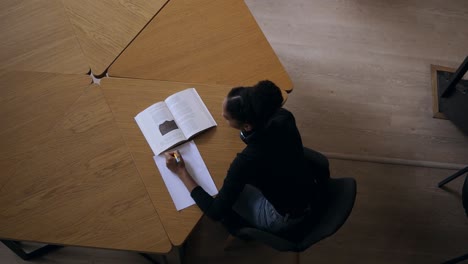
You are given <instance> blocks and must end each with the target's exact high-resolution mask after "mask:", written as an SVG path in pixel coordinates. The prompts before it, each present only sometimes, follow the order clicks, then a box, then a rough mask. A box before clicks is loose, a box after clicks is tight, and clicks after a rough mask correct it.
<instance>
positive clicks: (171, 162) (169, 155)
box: [164, 151, 186, 177]
mask: <svg viewBox="0 0 468 264" xmlns="http://www.w3.org/2000/svg"><path fill="white" fill-rule="evenodd" d="M164 156H165V157H166V166H167V168H168V169H169V170H170V171H172V172H173V173H175V174H177V175H178V176H179V177H180V176H181V175H182V174H183V173H184V172H185V171H186V169H185V162H184V159H183V158H182V155H180V153H179V151H171V152H165V153H164ZM176 156H177V158H178V159H179V161H177V159H176Z"/></svg>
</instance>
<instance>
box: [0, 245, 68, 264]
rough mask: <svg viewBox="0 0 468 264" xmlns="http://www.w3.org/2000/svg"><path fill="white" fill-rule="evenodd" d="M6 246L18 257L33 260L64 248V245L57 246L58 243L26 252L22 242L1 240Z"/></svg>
mask: <svg viewBox="0 0 468 264" xmlns="http://www.w3.org/2000/svg"><path fill="white" fill-rule="evenodd" d="M1 241H2V243H3V244H5V246H7V247H8V248H9V249H10V250H11V251H13V252H14V253H15V254H16V255H17V256H18V257H20V258H21V259H23V260H31V259H34V258H38V257H41V256H44V255H46V254H47V253H49V252H52V251H55V250H57V249H60V248H62V247H63V246H56V245H45V246H43V247H40V248H38V249H36V250H34V251H31V252H29V253H26V251H24V249H23V248H22V247H21V243H20V242H17V241H13V240H1Z"/></svg>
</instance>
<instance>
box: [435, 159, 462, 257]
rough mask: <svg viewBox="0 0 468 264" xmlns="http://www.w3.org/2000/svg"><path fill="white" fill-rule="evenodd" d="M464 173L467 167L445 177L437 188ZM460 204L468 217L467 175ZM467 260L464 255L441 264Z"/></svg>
mask: <svg viewBox="0 0 468 264" xmlns="http://www.w3.org/2000/svg"><path fill="white" fill-rule="evenodd" d="M465 173H468V167H466V168H464V169H461V170H459V171H457V172H456V173H455V174H453V175H451V176H449V177H447V178H446V179H444V180H443V181H441V182H440V183H439V187H442V186H444V185H445V184H447V183H449V182H451V181H453V180H454V179H456V178H458V177H460V176H462V175H463V174H465ZM462 204H463V208H465V214H466V216H467V217H468V174H467V176H466V177H465V181H464V183H463V187H462ZM467 259H468V254H465V255H463V256H459V257H456V258H453V259H451V260H448V261H446V262H444V263H443V264H455V263H459V262H461V261H464V260H467Z"/></svg>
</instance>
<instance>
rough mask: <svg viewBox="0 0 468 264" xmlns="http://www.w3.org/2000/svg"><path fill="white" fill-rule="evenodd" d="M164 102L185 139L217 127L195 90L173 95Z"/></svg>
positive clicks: (191, 89) (190, 89)
mask: <svg viewBox="0 0 468 264" xmlns="http://www.w3.org/2000/svg"><path fill="white" fill-rule="evenodd" d="M165 102H166V105H167V107H168V108H169V110H170V111H171V113H172V115H173V116H174V118H175V120H176V122H177V125H178V126H179V127H180V129H182V131H183V132H184V134H185V136H186V137H187V138H190V137H191V136H193V135H195V134H197V133H199V132H201V131H203V130H205V129H208V128H210V127H212V126H216V125H217V124H216V122H215V120H214V119H213V117H212V116H211V114H210V112H209V111H208V109H207V108H206V106H205V104H204V103H203V101H202V100H201V98H200V96H199V95H198V93H197V91H196V90H195V88H189V89H186V90H183V91H181V92H178V93H176V94H173V95H171V96H169V97H168V98H167V99H166V100H165ZM220 107H221V102H220Z"/></svg>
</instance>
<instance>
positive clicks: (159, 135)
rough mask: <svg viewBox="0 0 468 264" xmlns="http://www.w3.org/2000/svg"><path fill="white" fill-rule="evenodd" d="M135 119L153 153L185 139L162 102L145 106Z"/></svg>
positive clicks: (157, 153)
mask: <svg viewBox="0 0 468 264" xmlns="http://www.w3.org/2000/svg"><path fill="white" fill-rule="evenodd" d="M135 120H136V122H137V124H138V126H139V127H140V129H141V131H142V132H143V135H144V136H145V138H146V141H148V144H149V145H150V147H151V149H152V150H153V153H154V154H155V155H159V154H160V153H161V152H163V151H165V150H167V149H168V148H170V147H172V146H174V145H176V144H178V143H180V142H182V141H185V140H186V138H185V136H184V133H183V132H182V130H181V129H180V128H179V127H178V126H177V123H176V122H175V121H174V117H173V116H172V114H171V112H170V111H169V109H168V108H167V106H166V104H165V103H164V102H159V103H156V104H153V105H152V106H150V107H148V108H146V109H145V110H144V111H142V112H141V113H139V114H138V115H137V116H136V117H135Z"/></svg>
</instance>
